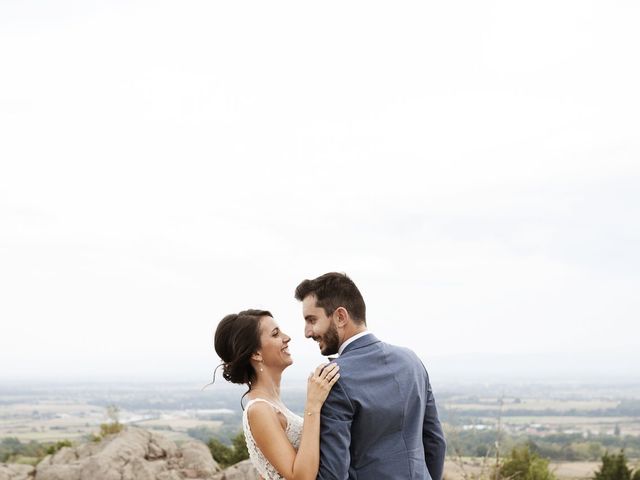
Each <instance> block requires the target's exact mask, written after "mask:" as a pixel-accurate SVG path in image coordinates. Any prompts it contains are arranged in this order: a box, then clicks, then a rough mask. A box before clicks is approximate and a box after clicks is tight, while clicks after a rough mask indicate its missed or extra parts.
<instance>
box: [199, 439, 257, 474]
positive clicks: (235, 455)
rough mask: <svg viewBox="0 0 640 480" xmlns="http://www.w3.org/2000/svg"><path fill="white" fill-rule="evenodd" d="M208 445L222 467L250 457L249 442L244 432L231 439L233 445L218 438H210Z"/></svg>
mask: <svg viewBox="0 0 640 480" xmlns="http://www.w3.org/2000/svg"><path fill="white" fill-rule="evenodd" d="M208 446H209V450H211V456H212V457H213V459H214V460H215V461H216V462H218V464H220V466H221V467H222V468H227V467H229V466H231V465H234V464H236V463H238V462H241V461H242V460H246V459H247V458H249V451H248V450H247V443H246V442H245V439H244V433H242V432H240V433H238V434H237V435H236V436H235V437H233V438H232V439H231V446H227V445H225V444H224V443H222V442H221V441H220V440H218V439H217V438H212V439H211V440H209V443H208Z"/></svg>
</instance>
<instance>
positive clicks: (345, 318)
mask: <svg viewBox="0 0 640 480" xmlns="http://www.w3.org/2000/svg"><path fill="white" fill-rule="evenodd" d="M335 318H336V325H337V326H338V327H339V328H344V327H346V326H347V323H348V322H349V312H347V309H346V308H344V307H338V308H337V309H336V317H335Z"/></svg>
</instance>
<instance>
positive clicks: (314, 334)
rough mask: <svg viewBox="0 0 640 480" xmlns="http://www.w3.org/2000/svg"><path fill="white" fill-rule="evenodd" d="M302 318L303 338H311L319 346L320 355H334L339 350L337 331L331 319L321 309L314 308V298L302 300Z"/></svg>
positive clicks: (309, 297) (308, 296) (308, 297)
mask: <svg viewBox="0 0 640 480" xmlns="http://www.w3.org/2000/svg"><path fill="white" fill-rule="evenodd" d="M302 316H303V317H304V336H305V337H307V338H313V339H314V340H315V341H316V342H318V345H319V346H320V353H322V355H325V356H326V355H335V354H336V353H338V349H339V348H340V343H341V342H340V337H339V335H338V329H337V327H336V325H335V323H334V322H333V318H332V317H328V316H327V314H326V313H325V312H324V309H323V308H320V307H317V306H316V296H315V295H307V296H306V297H304V299H303V300H302Z"/></svg>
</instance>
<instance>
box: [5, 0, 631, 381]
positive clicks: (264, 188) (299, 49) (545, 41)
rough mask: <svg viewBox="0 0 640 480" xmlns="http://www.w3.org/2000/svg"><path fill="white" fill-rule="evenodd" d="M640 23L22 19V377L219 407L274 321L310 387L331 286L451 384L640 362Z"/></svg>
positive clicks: (207, 7) (75, 14) (14, 343)
mask: <svg viewBox="0 0 640 480" xmlns="http://www.w3.org/2000/svg"><path fill="white" fill-rule="evenodd" d="M639 24H640V4H638V2H635V1H608V2H595V1H585V0H580V1H562V2H558V1H536V2H513V1H503V2H476V1H453V2H415V3H412V2H391V3H390V2H384V3H380V2H372V1H366V2H343V1H341V2H331V1H329V2H319V3H318V2H300V1H295V2H294V1H292V2H218V1H189V2H177V1H158V0H153V1H148V2H145V1H111V2H100V1H98V2H86V1H75V2H74V1H69V0H60V1H55V2H53V1H50V2H44V1H33V2H25V1H21V0H3V1H2V2H1V3H0V72H1V73H0V322H1V330H0V378H11V379H30V378H33V379H36V378H46V379H64V378H80V377H82V378H94V379H96V380H100V379H107V378H112V379H113V378H115V379H128V378H134V377H135V378H150V379H154V380H156V379H163V380H172V381H175V380H181V379H200V378H202V379H205V380H206V379H207V378H208V376H209V373H210V372H211V371H212V370H213V367H214V366H215V364H216V363H217V356H216V355H215V352H214V351H213V347H212V335H213V331H214V329H215V326H216V324H217V322H218V321H219V319H221V318H222V317H223V316H224V315H225V314H227V313H230V312H237V311H239V310H241V309H244V308H249V307H259V308H267V309H269V310H271V311H272V312H273V313H274V315H275V317H276V320H277V321H278V322H280V324H281V325H282V327H283V329H285V330H286V331H287V332H288V333H289V334H290V335H291V336H292V337H293V343H292V351H293V353H294V356H295V357H297V358H298V359H299V362H298V366H297V367H294V371H295V368H299V369H303V368H304V369H306V368H307V365H308V364H310V363H317V362H319V361H321V360H322V359H321V357H320V355H319V353H318V351H317V346H316V344H315V343H314V342H312V341H310V340H306V339H304V338H303V321H302V316H301V307H300V305H299V304H298V302H296V301H295V299H294V298H293V290H294V288H295V286H296V285H297V284H298V282H299V281H301V280H302V279H304V278H312V277H315V276H317V275H320V274H322V273H325V272H327V271H332V270H337V271H343V272H346V273H347V274H349V275H350V276H351V277H352V278H353V279H354V280H355V281H356V283H357V284H358V286H359V287H360V289H361V291H362V293H363V294H364V297H365V300H366V302H367V307H368V322H369V327H370V329H371V330H372V331H374V332H375V333H376V334H378V336H379V337H381V338H382V339H384V340H387V341H389V342H392V343H397V344H402V345H407V346H409V347H411V348H413V349H415V350H416V351H417V352H418V353H419V354H420V356H421V357H422V358H423V359H424V360H425V362H426V363H427V364H434V365H437V366H438V367H436V369H438V368H444V367H441V366H442V365H446V363H447V362H446V360H444V361H443V359H447V358H454V357H451V356H456V357H455V358H457V359H458V360H457V361H459V359H460V358H467V357H466V356H467V355H471V354H476V353H481V354H484V355H498V354H518V355H525V356H528V357H527V358H530V359H534V360H532V362H531V363H530V365H536V360H535V359H536V358H541V357H540V356H545V358H560V357H557V356H556V357H554V355H561V356H562V355H566V356H567V358H569V357H571V358H587V357H588V358H590V359H591V360H592V361H593V364H594V365H597V364H602V362H605V363H606V359H609V361H610V363H609V364H607V365H611V359H613V358H618V357H616V355H619V354H621V353H622V354H629V355H631V356H632V355H634V353H633V352H634V351H635V350H638V349H639V340H638V339H639V338H640V318H639V317H640V315H639V312H640V295H638V292H639V291H640V273H639V272H640V249H639V248H638V247H639V244H640V136H639V134H638V133H639V132H640V115H639V113H638V112H640V89H639V88H638V85H640V62H638V61H637V56H638V45H640V29H638V25H639ZM460 355H463V357H460ZM636 358H639V357H636ZM553 361H556V360H553ZM558 361H559V362H562V361H561V360H558ZM452 362H453V360H452ZM613 364H615V362H613ZM514 365H516V364H514ZM638 365H640V361H639V362H638V363H636V364H633V365H631V366H630V365H626V366H622V365H621V366H620V368H623V369H625V371H627V370H628V371H630V372H631V374H635V375H636V376H638V377H640V371H639V370H640V367H639V366H638ZM514 368H516V367H514ZM607 368H609V367H607ZM612 368H615V365H614V366H613V367H612ZM463 369H464V367H463ZM442 371H444V370H442ZM634 372H635V373H634ZM436 374H437V372H436ZM432 375H433V372H432ZM443 375H444V374H443ZM516 375H517V372H516Z"/></svg>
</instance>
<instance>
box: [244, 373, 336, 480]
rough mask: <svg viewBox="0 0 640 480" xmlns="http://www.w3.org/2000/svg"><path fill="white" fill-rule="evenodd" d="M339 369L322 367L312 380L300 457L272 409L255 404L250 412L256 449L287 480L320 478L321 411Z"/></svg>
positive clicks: (308, 394) (308, 390)
mask: <svg viewBox="0 0 640 480" xmlns="http://www.w3.org/2000/svg"><path fill="white" fill-rule="evenodd" d="M323 367H325V368H323ZM338 368H339V367H338V365H337V364H335V363H331V364H329V365H326V366H325V365H321V366H319V367H318V368H316V370H315V372H314V373H313V374H311V376H310V377H309V381H308V385H307V403H306V406H305V413H304V423H303V426H302V438H301V439H300V447H299V448H298V452H297V453H296V451H295V449H294V448H293V446H292V445H291V442H289V439H288V438H287V435H286V434H285V432H284V430H283V429H282V425H281V424H280V420H279V419H278V415H277V414H276V412H275V411H274V409H273V408H272V407H271V406H270V405H268V404H266V403H262V402H260V403H257V404H254V405H253V406H252V407H251V409H250V410H249V411H248V412H247V418H248V420H249V427H250V428H251V434H252V436H253V439H254V440H255V442H256V445H257V446H258V448H259V449H260V451H261V452H262V454H263V455H264V456H265V458H266V459H267V460H268V461H269V463H271V465H273V466H274V467H275V469H276V470H278V472H279V473H280V475H282V476H283V477H284V478H285V479H286V480H307V479H310V480H315V478H316V476H317V474H318V466H319V463H320V409H321V408H322V404H323V403H324V401H325V400H326V398H327V395H328V394H329V391H330V390H331V387H333V385H334V384H335V383H336V382H337V381H338V378H340V374H339V373H338Z"/></svg>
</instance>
